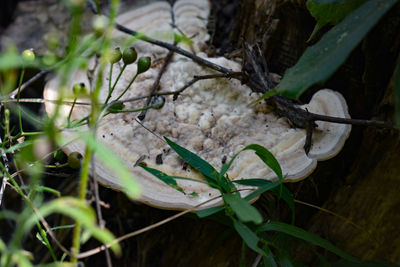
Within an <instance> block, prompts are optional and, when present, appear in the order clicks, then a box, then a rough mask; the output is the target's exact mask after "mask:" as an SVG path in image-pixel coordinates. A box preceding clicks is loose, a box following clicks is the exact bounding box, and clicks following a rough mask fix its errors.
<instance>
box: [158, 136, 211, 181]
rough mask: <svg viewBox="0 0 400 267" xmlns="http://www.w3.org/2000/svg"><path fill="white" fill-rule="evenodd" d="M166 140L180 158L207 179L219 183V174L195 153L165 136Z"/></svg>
mask: <svg viewBox="0 0 400 267" xmlns="http://www.w3.org/2000/svg"><path fill="white" fill-rule="evenodd" d="M164 139H165V141H167V143H168V145H169V146H170V147H171V148H172V149H173V150H174V151H175V152H176V153H177V154H178V155H179V156H181V157H182V158H183V159H184V160H185V161H186V162H187V163H188V164H189V165H190V166H192V167H193V168H195V169H198V170H199V171H200V172H201V173H202V174H203V175H204V176H205V177H206V178H209V179H211V180H212V181H214V182H216V181H217V180H216V177H217V176H218V172H217V171H216V170H215V169H214V167H213V166H211V165H210V164H209V163H208V162H207V161H205V160H204V159H202V158H200V157H199V156H197V155H196V154H194V153H193V152H191V151H189V150H187V149H186V148H183V147H181V146H180V145H178V144H176V143H174V142H172V141H171V140H169V139H168V138H167V137H165V136H164Z"/></svg>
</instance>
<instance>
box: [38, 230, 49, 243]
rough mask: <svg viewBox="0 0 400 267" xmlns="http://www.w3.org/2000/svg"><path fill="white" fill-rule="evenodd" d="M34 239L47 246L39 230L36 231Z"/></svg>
mask: <svg viewBox="0 0 400 267" xmlns="http://www.w3.org/2000/svg"><path fill="white" fill-rule="evenodd" d="M36 239H37V240H39V241H40V243H42V244H43V245H44V246H47V244H46V242H44V239H43V237H42V236H41V235H40V233H39V232H37V233H36Z"/></svg>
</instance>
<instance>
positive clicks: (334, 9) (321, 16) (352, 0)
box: [306, 0, 366, 39]
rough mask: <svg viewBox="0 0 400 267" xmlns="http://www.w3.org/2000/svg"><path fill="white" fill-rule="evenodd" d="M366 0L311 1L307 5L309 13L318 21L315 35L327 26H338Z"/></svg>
mask: <svg viewBox="0 0 400 267" xmlns="http://www.w3.org/2000/svg"><path fill="white" fill-rule="evenodd" d="M365 1H366V0H309V1H307V3H306V5H307V8H308V11H310V13H311V15H312V16H313V17H314V18H315V19H316V21H317V25H315V28H314V31H313V33H312V34H311V37H310V39H312V38H313V36H314V35H315V33H316V32H317V31H318V30H319V29H320V28H322V27H323V26H325V25H327V24H328V25H336V24H338V23H339V22H340V21H342V20H343V19H344V18H345V17H346V16H347V15H348V14H350V13H351V12H353V11H354V10H355V9H357V8H358V7H359V6H360V5H361V4H363V3H365Z"/></svg>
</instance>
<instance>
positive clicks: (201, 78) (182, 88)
mask: <svg viewBox="0 0 400 267" xmlns="http://www.w3.org/2000/svg"><path fill="white" fill-rule="evenodd" d="M242 75H243V73H242V72H232V73H231V74H223V73H221V74H210V75H202V76H194V77H193V79H192V80H190V81H189V82H188V83H187V84H185V85H184V86H182V87H181V88H180V89H179V90H176V91H173V92H164V93H158V95H170V94H173V95H174V97H173V100H174V101H175V100H176V99H177V98H178V95H179V94H181V93H182V92H183V91H184V90H186V89H187V88H188V87H190V86H192V85H193V84H194V83H196V82H197V81H200V80H207V79H215V78H232V77H235V76H242Z"/></svg>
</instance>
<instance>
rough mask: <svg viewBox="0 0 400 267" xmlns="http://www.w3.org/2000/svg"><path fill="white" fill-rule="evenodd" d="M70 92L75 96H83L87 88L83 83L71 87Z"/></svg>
mask: <svg viewBox="0 0 400 267" xmlns="http://www.w3.org/2000/svg"><path fill="white" fill-rule="evenodd" d="M72 92H73V93H74V95H75V96H79V95H84V94H86V93H87V88H86V85H85V84H84V83H76V84H74V86H73V87H72Z"/></svg>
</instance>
